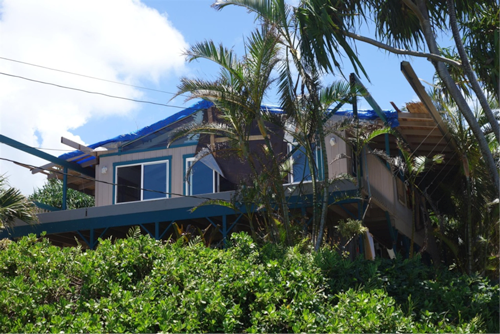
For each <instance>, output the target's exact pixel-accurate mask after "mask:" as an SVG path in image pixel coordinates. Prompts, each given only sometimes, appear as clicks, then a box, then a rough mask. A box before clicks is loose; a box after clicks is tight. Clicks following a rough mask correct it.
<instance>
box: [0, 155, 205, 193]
mask: <svg viewBox="0 0 500 334" xmlns="http://www.w3.org/2000/svg"><path fill="white" fill-rule="evenodd" d="M0 160H3V161H7V162H12V163H14V164H16V165H20V166H23V167H26V168H28V169H30V170H32V169H35V168H37V169H43V170H45V171H48V172H51V173H56V174H60V175H67V176H71V177H76V178H80V179H82V180H86V181H95V182H100V183H103V184H108V185H112V186H120V187H126V188H130V189H135V190H143V191H149V192H154V193H160V194H163V195H175V196H180V197H189V198H197V199H204V200H213V198H209V197H203V196H196V195H184V194H177V193H172V192H165V191H161V190H153V189H147V188H142V187H135V186H128V185H123V184H120V185H119V184H118V183H114V182H107V181H103V180H97V179H93V178H91V177H85V176H82V175H74V174H70V173H69V172H68V173H64V172H63V171H61V170H56V169H50V168H43V167H36V166H33V165H31V164H26V163H23V162H19V161H17V160H12V159H7V158H2V157H0Z"/></svg>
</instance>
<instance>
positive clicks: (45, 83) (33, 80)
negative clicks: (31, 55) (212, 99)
mask: <svg viewBox="0 0 500 334" xmlns="http://www.w3.org/2000/svg"><path fill="white" fill-rule="evenodd" d="M0 74H2V75H6V76H9V77H13V78H18V79H23V80H28V81H32V82H36V83H41V84H44V85H50V86H55V87H59V88H65V89H70V90H76V91H79V92H84V93H88V94H96V95H102V96H106V97H111V98H114V99H121V100H127V101H132V102H138V103H149V104H154V105H158V106H164V107H172V108H179V109H185V108H186V107H179V106H174V105H170V104H164V103H158V102H151V101H144V100H135V99H129V98H127V97H122V96H116V95H110V94H105V93H99V92H91V91H88V90H84V89H79V88H73V87H68V86H63V85H58V84H54V83H51V82H46V81H40V80H35V79H30V78H26V77H23V76H19V75H14V74H9V73H4V72H0Z"/></svg>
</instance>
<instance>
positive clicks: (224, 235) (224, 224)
mask: <svg viewBox="0 0 500 334" xmlns="http://www.w3.org/2000/svg"><path fill="white" fill-rule="evenodd" d="M226 218H227V216H226V215H224V216H222V240H223V247H224V248H226V247H227V219H226Z"/></svg>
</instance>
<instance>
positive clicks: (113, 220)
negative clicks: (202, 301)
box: [0, 190, 357, 239]
mask: <svg viewBox="0 0 500 334" xmlns="http://www.w3.org/2000/svg"><path fill="white" fill-rule="evenodd" d="M355 195H356V190H351V191H338V192H334V193H332V194H331V195H330V198H329V203H335V204H340V203H354V202H356V201H357V200H356V199H354V198H348V199H344V200H341V201H337V200H338V199H339V198H345V197H346V196H355ZM311 202H312V196H311V195H307V196H293V197H291V198H289V208H290V209H300V208H302V207H304V205H310V203H311ZM123 205H127V204H126V203H125V204H123ZM250 209H251V210H255V207H254V208H250ZM81 210H83V209H81ZM246 212H247V209H246V208H245V206H244V205H240V207H239V208H238V211H237V212H235V211H234V210H232V209H229V208H227V207H222V206H219V205H206V206H200V207H198V209H197V210H195V211H193V212H191V211H189V210H187V209H186V208H178V209H169V208H168V207H167V206H166V207H165V209H164V210H159V211H150V212H138V213H127V214H115V215H112V216H102V217H95V218H89V217H85V218H78V219H68V220H65V221H58V222H54V223H44V224H34V225H23V226H16V228H15V229H9V228H6V229H4V230H2V231H0V239H1V238H17V237H22V236H25V235H28V234H30V233H35V234H40V233H41V232H43V231H46V232H47V235H50V234H56V233H67V232H76V231H88V230H92V229H101V228H110V227H123V226H136V225H140V224H149V223H153V222H173V221H179V220H188V219H202V218H205V219H206V218H210V217H221V216H224V215H239V214H240V213H246ZM170 225H171V224H170ZM170 225H169V227H167V229H166V230H165V231H164V232H163V233H162V234H161V236H160V238H162V237H163V235H165V233H166V231H167V230H168V229H169V228H170ZM226 228H227V226H226ZM226 233H227V229H226Z"/></svg>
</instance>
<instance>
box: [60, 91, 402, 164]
mask: <svg viewBox="0 0 500 334" xmlns="http://www.w3.org/2000/svg"><path fill="white" fill-rule="evenodd" d="M211 106H213V103H212V102H209V101H205V100H201V101H200V102H198V103H196V104H193V105H192V106H191V107H189V108H186V109H184V110H182V111H179V112H178V113H176V114H173V115H172V116H170V117H167V118H165V119H163V120H161V121H158V122H156V123H154V124H152V125H149V126H146V127H144V128H142V129H140V130H138V131H136V132H132V133H129V134H125V135H120V136H117V137H114V138H111V139H108V140H103V141H100V142H98V143H95V144H92V145H89V146H88V147H90V148H92V149H95V148H97V147H100V146H105V145H106V144H110V143H119V142H129V141H132V140H135V139H138V138H141V137H143V136H146V135H148V134H151V133H153V132H155V131H158V130H160V129H163V128H165V127H167V126H169V125H171V124H173V123H175V122H177V121H178V120H181V119H183V118H185V117H188V116H190V115H192V114H194V113H195V112H197V111H199V110H203V109H207V108H210V107H211ZM261 109H262V110H264V111H269V112H272V113H283V110H281V108H280V107H277V106H266V105H263V106H262V107H261ZM384 114H385V116H386V118H387V123H388V124H389V125H390V126H391V127H392V128H394V127H396V126H398V125H399V122H398V114H397V112H396V111H395V110H384ZM334 115H338V116H346V117H352V110H339V111H337V112H336V113H335V114H334ZM358 117H359V118H360V119H363V120H375V119H378V118H379V117H378V116H377V114H376V113H375V111H373V110H367V109H362V110H358ZM82 154H84V152H82V151H78V150H77V151H73V152H69V153H65V154H63V155H61V156H59V158H61V159H65V160H67V159H70V158H73V157H76V156H78V155H82ZM92 159H95V158H94V157H93V156H90V157H88V158H86V159H84V160H80V161H78V163H80V164H81V163H84V162H85V161H88V160H92Z"/></svg>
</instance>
